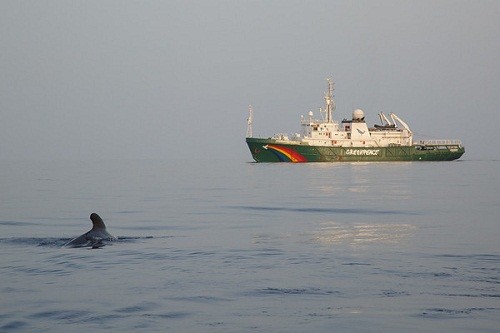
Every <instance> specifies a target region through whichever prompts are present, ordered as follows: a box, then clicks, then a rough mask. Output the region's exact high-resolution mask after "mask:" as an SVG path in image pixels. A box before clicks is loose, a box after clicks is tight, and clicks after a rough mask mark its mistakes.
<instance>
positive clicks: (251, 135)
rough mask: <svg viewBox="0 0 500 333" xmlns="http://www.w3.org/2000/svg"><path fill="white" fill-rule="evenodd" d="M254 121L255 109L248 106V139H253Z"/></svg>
mask: <svg viewBox="0 0 500 333" xmlns="http://www.w3.org/2000/svg"><path fill="white" fill-rule="evenodd" d="M252 121H253V109H252V106H251V105H249V106H248V118H247V138H251V137H253V131H252Z"/></svg>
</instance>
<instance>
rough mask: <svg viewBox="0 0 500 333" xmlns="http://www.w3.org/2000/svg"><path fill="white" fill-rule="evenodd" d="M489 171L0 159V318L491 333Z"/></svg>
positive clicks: (129, 326)
mask: <svg viewBox="0 0 500 333" xmlns="http://www.w3.org/2000/svg"><path fill="white" fill-rule="evenodd" d="M498 170H500V162H499V161H469V160H462V161H455V162H440V163H366V164H365V163H345V164H297V165H296V164H256V163H247V162H245V161H232V160H227V161H208V160H206V161H205V160H194V161H164V162H159V161H94V162H89V161H65V162H40V161H37V162H12V161H10V162H9V161H2V162H0V186H1V191H0V279H1V282H0V331H1V332H35V331H36V332H102V331H110V332H123V333H125V332H138V331H148V332H402V331H405V332H498V331H500V319H499V318H500V242H499V239H500V222H499V220H500V219H499V216H500V194H499V190H500V177H499V173H498ZM91 212H97V213H99V214H100V215H101V217H102V218H103V219H104V221H105V223H106V224H107V227H108V231H109V232H110V233H111V234H113V235H115V236H117V237H118V238H119V241H117V242H115V243H112V244H109V245H106V246H105V247H103V248H100V249H89V248H64V247H62V245H63V244H64V243H65V242H66V241H67V240H69V239H70V238H72V237H75V236H78V235H80V234H82V233H84V232H86V231H88V230H89V229H90V226H91V224H90V220H89V215H90V213H91Z"/></svg>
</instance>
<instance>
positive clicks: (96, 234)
mask: <svg viewBox="0 0 500 333" xmlns="http://www.w3.org/2000/svg"><path fill="white" fill-rule="evenodd" d="M90 220H91V221H92V229H91V230H90V231H88V232H86V233H84V234H83V235H81V236H78V237H76V238H73V239H72V240H70V241H69V242H67V243H66V244H65V245H64V246H69V247H85V246H92V248H98V247H102V246H104V244H103V241H115V240H116V237H114V236H113V235H111V234H110V233H109V232H108V231H107V230H106V225H105V224H104V222H103V220H102V219H101V217H100V216H99V215H97V214H96V213H92V214H90Z"/></svg>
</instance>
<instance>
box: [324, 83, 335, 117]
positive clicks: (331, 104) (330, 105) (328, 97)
mask: <svg viewBox="0 0 500 333" xmlns="http://www.w3.org/2000/svg"><path fill="white" fill-rule="evenodd" d="M326 81H327V82H328V92H326V93H325V105H326V122H327V123H333V117H332V115H333V111H335V101H334V100H333V91H334V90H335V88H334V87H333V80H332V79H331V78H328V79H326Z"/></svg>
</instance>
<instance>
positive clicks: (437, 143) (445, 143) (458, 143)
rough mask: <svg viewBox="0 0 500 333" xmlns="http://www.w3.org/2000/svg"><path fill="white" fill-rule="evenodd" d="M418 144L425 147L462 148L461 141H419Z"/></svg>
mask: <svg viewBox="0 0 500 333" xmlns="http://www.w3.org/2000/svg"><path fill="white" fill-rule="evenodd" d="M418 143H419V144H421V145H426V146H448V145H453V146H459V147H461V146H462V141H460V140H420V141H418Z"/></svg>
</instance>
